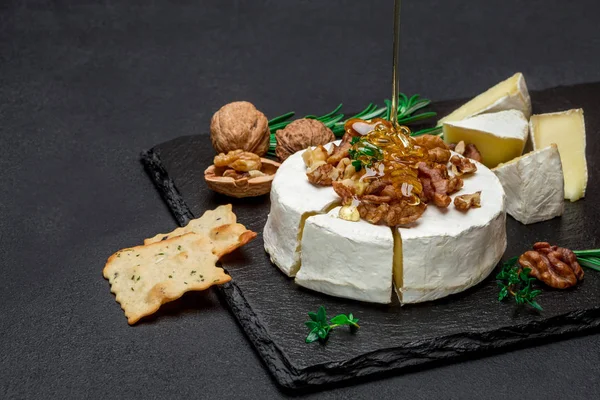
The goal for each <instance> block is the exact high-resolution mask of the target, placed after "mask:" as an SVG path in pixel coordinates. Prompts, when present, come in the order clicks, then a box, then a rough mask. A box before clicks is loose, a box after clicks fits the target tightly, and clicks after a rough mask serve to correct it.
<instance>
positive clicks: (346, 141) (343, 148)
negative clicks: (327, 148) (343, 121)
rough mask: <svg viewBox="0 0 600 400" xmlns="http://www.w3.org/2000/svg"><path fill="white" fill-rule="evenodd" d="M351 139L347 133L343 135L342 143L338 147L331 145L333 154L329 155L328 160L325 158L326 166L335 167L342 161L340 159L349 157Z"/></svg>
mask: <svg viewBox="0 0 600 400" xmlns="http://www.w3.org/2000/svg"><path fill="white" fill-rule="evenodd" d="M352 137H353V136H352V135H350V134H349V133H345V134H344V136H343V137H342V142H341V143H340V145H339V146H336V145H333V152H332V153H331V155H330V156H329V158H327V163H328V164H336V165H337V163H339V162H340V161H341V160H342V158H347V157H348V156H349V155H350V153H349V151H350V148H351V147H352V145H351V144H350V142H351V141H352Z"/></svg>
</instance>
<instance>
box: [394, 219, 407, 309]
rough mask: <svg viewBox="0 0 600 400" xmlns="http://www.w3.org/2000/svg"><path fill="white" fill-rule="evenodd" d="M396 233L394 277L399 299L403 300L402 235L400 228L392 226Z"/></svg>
mask: <svg viewBox="0 0 600 400" xmlns="http://www.w3.org/2000/svg"><path fill="white" fill-rule="evenodd" d="M392 231H393V232H392V233H393V234H394V265H393V272H392V276H393V279H394V287H395V288H396V293H397V294H398V299H399V300H400V302H402V292H401V291H400V289H402V284H403V283H404V282H403V273H404V271H403V259H402V238H401V237H400V230H399V229H398V228H392Z"/></svg>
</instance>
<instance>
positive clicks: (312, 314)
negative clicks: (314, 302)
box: [308, 312, 319, 322]
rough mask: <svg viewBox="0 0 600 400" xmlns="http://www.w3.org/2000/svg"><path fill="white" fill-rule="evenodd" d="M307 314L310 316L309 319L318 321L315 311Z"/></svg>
mask: <svg viewBox="0 0 600 400" xmlns="http://www.w3.org/2000/svg"><path fill="white" fill-rule="evenodd" d="M308 316H309V317H310V319H312V320H313V321H315V322H318V321H319V317H317V313H314V312H309V313H308Z"/></svg>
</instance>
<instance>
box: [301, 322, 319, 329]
mask: <svg viewBox="0 0 600 400" xmlns="http://www.w3.org/2000/svg"><path fill="white" fill-rule="evenodd" d="M304 325H306V327H307V328H308V329H310V330H311V331H312V330H313V329H319V326H320V325H319V323H318V322H315V321H306V322H304Z"/></svg>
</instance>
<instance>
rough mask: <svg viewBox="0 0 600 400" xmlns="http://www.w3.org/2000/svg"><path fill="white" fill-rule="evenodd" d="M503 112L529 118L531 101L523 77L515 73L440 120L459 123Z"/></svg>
mask: <svg viewBox="0 0 600 400" xmlns="http://www.w3.org/2000/svg"><path fill="white" fill-rule="evenodd" d="M504 110H519V111H521V112H522V113H523V114H524V115H525V117H526V118H527V119H529V117H530V116H531V99H530V97H529V91H528V90H527V84H526V83H525V77H524V76H523V74H522V73H520V72H517V73H516V74H514V75H513V76H511V77H510V78H508V79H506V80H504V81H502V82H500V83H498V84H497V85H495V86H493V87H491V88H490V89H488V90H486V91H485V92H483V93H481V94H480V95H478V96H476V97H474V98H473V99H471V100H470V101H468V102H467V103H465V104H463V105H462V106H461V107H459V108H458V109H456V110H454V111H453V112H452V113H450V114H449V115H447V116H446V117H444V118H442V119H441V120H440V121H439V122H438V125H441V124H442V123H444V122H451V121H460V120H462V119H465V118H469V117H473V116H475V115H480V114H485V113H492V112H498V111H504Z"/></svg>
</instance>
